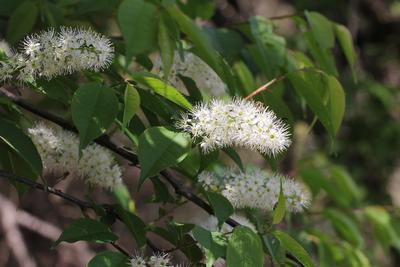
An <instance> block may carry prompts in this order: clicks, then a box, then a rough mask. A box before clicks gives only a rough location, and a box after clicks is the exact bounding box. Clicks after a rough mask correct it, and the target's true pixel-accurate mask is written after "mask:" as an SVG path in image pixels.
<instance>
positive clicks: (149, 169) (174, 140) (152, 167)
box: [138, 127, 191, 185]
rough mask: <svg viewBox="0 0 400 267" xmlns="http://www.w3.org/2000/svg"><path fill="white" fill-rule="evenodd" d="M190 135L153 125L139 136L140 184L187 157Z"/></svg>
mask: <svg viewBox="0 0 400 267" xmlns="http://www.w3.org/2000/svg"><path fill="white" fill-rule="evenodd" d="M190 146H191V141H190V138H189V136H187V135H186V134H183V133H179V132H173V131H170V130H168V129H167V128H164V127H152V128H149V129H147V130H146V131H144V132H143V134H141V135H140V137H139V149H138V157H139V162H140V166H141V173H140V179H139V184H140V185H141V184H143V182H144V180H145V179H146V178H147V177H150V176H154V175H156V174H157V173H158V172H160V171H161V170H163V169H166V168H168V167H171V166H174V165H176V164H178V163H179V162H181V161H182V160H184V159H185V157H186V156H187V155H188V153H189V151H190Z"/></svg>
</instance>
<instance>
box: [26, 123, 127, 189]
mask: <svg viewBox="0 0 400 267" xmlns="http://www.w3.org/2000/svg"><path fill="white" fill-rule="evenodd" d="M28 133H29V135H30V136H31V139H32V141H33V143H34V144H35V146H36V148H37V150H38V152H39V154H40V157H41V158H42V162H43V165H44V169H45V172H47V173H54V174H63V173H66V172H68V173H70V174H71V175H74V176H79V177H81V178H84V179H85V182H86V183H88V184H90V185H98V186H101V187H104V188H107V189H110V190H112V189H113V188H115V187H116V186H118V185H119V184H121V183H122V178H121V176H122V175H121V173H122V172H121V168H120V167H119V166H118V165H117V164H116V163H115V161H114V158H113V155H112V154H111V152H110V151H108V150H107V149H105V148H103V147H101V146H99V145H97V144H95V143H94V144H91V145H89V146H87V147H86V148H85V149H83V150H82V156H81V159H79V138H78V136H76V135H75V134H74V133H72V132H68V131H66V130H63V129H61V128H55V127H54V128H52V127H48V126H46V125H45V124H44V123H37V124H36V125H35V126H34V127H32V128H30V129H28Z"/></svg>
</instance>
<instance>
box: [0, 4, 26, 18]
mask: <svg viewBox="0 0 400 267" xmlns="http://www.w3.org/2000/svg"><path fill="white" fill-rule="evenodd" d="M22 2H24V1H23V0H14V1H10V0H0V6H1V9H0V15H2V16H4V17H9V16H10V14H12V12H13V11H14V10H15V9H16V8H17V7H18V6H19V5H20V4H21V3H22Z"/></svg>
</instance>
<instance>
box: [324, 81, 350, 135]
mask: <svg viewBox="0 0 400 267" xmlns="http://www.w3.org/2000/svg"><path fill="white" fill-rule="evenodd" d="M325 78H326V80H327V88H328V92H329V101H328V110H329V115H330V120H331V124H332V130H333V136H335V135H336V134H337V132H338V130H339V127H340V124H341V123H342V120H343V116H344V111H345V109H346V99H345V95H344V90H343V88H342V85H341V84H340V83H339V81H338V80H337V79H336V78H335V77H333V76H326V77H325Z"/></svg>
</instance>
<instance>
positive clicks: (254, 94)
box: [244, 67, 318, 100]
mask: <svg viewBox="0 0 400 267" xmlns="http://www.w3.org/2000/svg"><path fill="white" fill-rule="evenodd" d="M310 70H314V71H318V70H316V69H314V68H308V67H307V68H301V69H297V70H294V71H292V72H290V73H286V74H283V75H281V76H278V77H276V78H274V79H272V80H270V81H269V82H267V83H266V84H264V85H263V86H261V87H259V88H257V89H256V90H254V91H253V92H251V93H250V94H249V95H248V96H246V97H245V98H244V99H245V100H250V99H252V98H253V97H255V96H256V95H258V94H259V93H261V92H264V91H265V90H267V89H268V88H269V87H271V86H272V85H274V84H275V83H277V82H280V81H282V80H284V79H286V78H287V76H288V75H289V74H291V73H296V72H300V71H310Z"/></svg>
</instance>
